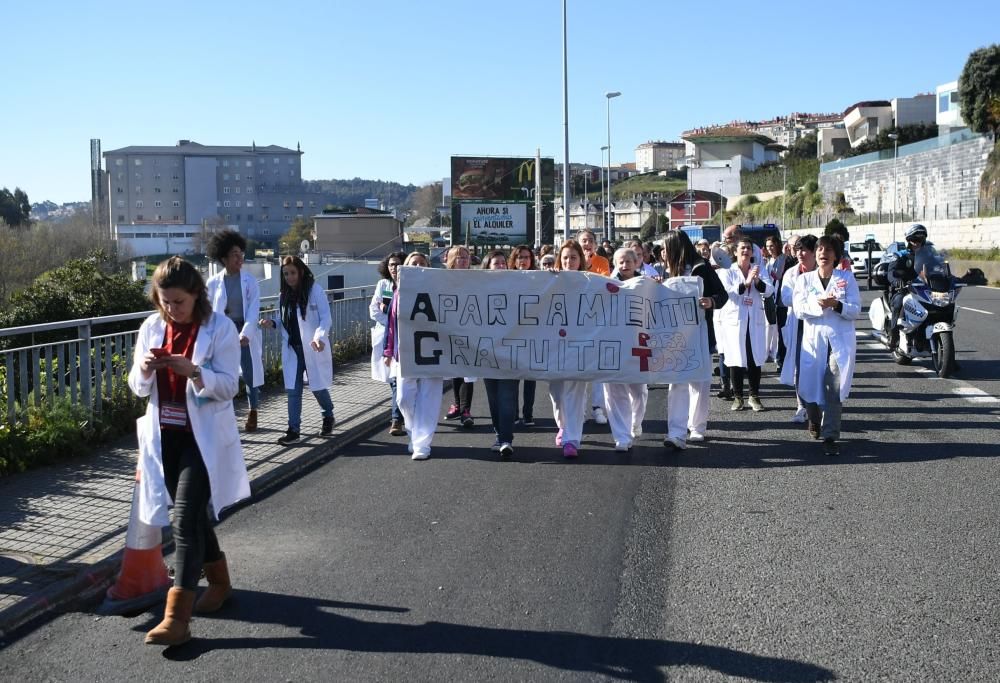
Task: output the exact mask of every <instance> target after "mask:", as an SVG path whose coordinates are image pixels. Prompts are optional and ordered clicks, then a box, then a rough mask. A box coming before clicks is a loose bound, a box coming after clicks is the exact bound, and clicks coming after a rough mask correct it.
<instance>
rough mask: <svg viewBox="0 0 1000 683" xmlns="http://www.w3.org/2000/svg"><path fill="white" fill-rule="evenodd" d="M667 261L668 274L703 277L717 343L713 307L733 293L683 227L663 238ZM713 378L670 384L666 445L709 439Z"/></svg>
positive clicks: (704, 301)
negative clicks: (710, 394) (728, 289)
mask: <svg viewBox="0 0 1000 683" xmlns="http://www.w3.org/2000/svg"><path fill="white" fill-rule="evenodd" d="M663 261H664V265H665V271H666V273H667V275H668V277H670V278H673V277H700V278H701V279H702V295H701V297H699V299H698V308H699V309H700V310H701V311H702V312H703V314H704V315H705V320H706V327H707V330H706V336H705V343H706V344H707V345H708V347H709V349H711V348H712V346H714V344H715V334H714V331H713V328H712V322H713V318H714V317H715V316H714V315H713V310H714V309H716V308H720V307H722V306H725V305H726V303H727V302H728V301H729V295H728V293H727V292H726V290H725V288H724V287H723V286H722V282H721V281H720V280H719V276H718V274H717V272H716V270H715V269H714V268H712V266H711V265H709V263H708V262H707V261H705V260H704V259H703V258H701V257H700V255H699V254H698V253H697V252H696V251H695V248H694V245H693V244H691V238H690V237H688V236H687V233H685V232H684V231H683V230H671V231H670V232H669V233H668V234H667V236H666V237H665V238H664V240H663ZM711 387H712V380H711V379H708V380H705V381H704V382H683V383H675V384H671V385H670V389H669V392H670V393H669V394H668V396H667V434H666V436H665V437H664V439H663V445H664V446H666V447H668V448H673V449H675V450H684V449H686V448H687V444H688V441H692V442H699V441H704V440H705V432H706V431H707V430H708V414H709V405H708V404H709V392H710V390H711Z"/></svg>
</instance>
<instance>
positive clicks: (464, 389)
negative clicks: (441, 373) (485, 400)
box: [451, 377, 476, 413]
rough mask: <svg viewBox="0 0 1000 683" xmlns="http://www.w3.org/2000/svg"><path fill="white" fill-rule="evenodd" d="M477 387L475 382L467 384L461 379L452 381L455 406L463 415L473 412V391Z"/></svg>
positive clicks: (457, 378)
mask: <svg viewBox="0 0 1000 683" xmlns="http://www.w3.org/2000/svg"><path fill="white" fill-rule="evenodd" d="M475 386H476V384H475V383H474V382H466V381H465V380H464V379H463V378H461V377H456V378H455V379H453V380H451V390H452V391H453V392H455V405H457V406H458V409H459V410H460V411H462V412H463V413H464V412H465V411H466V410H468V411H469V412H472V390H473V388H474V387H475Z"/></svg>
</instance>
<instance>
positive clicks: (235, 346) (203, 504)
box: [128, 256, 250, 645]
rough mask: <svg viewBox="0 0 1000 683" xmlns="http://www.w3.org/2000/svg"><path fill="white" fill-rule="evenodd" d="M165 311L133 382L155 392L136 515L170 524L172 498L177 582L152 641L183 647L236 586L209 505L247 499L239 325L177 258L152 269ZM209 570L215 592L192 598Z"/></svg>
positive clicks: (143, 429) (139, 391)
mask: <svg viewBox="0 0 1000 683" xmlns="http://www.w3.org/2000/svg"><path fill="white" fill-rule="evenodd" d="M150 299H151V300H152V302H153V304H154V305H155V306H156V308H157V310H158V312H157V313H155V314H153V315H151V316H150V317H149V318H147V319H146V320H145V322H143V324H142V326H141V327H140V328H139V333H138V336H137V338H136V346H135V354H134V359H133V363H132V368H131V370H130V371H129V376H128V383H129V388H130V389H131V390H132V391H133V392H134V393H135V394H136V395H137V396H141V397H148V398H149V403H148V404H147V406H146V413H145V415H143V416H142V417H141V418H139V420H138V421H137V431H138V441H139V464H138V470H139V474H140V479H139V481H140V485H139V518H140V519H141V520H142V521H143V522H144V523H146V524H149V525H151V526H155V527H162V526H166V525H167V524H168V523H170V517H169V514H168V506H169V505H170V504H171V503H173V506H174V514H173V533H174V543H175V552H174V564H175V573H174V587H173V588H171V589H170V591H169V592H168V594H167V607H166V611H165V614H164V619H163V621H162V622H161V623H160V624H159V625H158V626H157V627H156V628H154V629H153V630H152V631H150V632H149V633H148V634H147V635H146V642H147V643H150V644H158V645H179V644H181V643H183V642H186V641H187V640H188V639H189V638H190V637H191V632H190V629H189V627H188V624H189V622H190V620H191V613H192V611H194V610H195V609H197V610H198V611H205V612H209V611H214V610H216V609H219V607H221V606H222V603H223V602H224V601H225V600H226V599H227V598H228V597H229V593H230V591H231V588H230V584H229V571H228V568H227V565H226V559H225V555H224V554H223V553H222V551H221V549H220V548H219V541H218V539H217V538H216V536H215V532H214V531H213V530H212V524H211V520H210V519H209V514H208V507H209V501H210V500H211V504H212V509H213V511H214V512H215V515H216V518H218V513H219V511H221V510H223V509H224V508H226V507H228V506H230V505H232V504H234V503H236V502H237V501H239V500H242V499H244V498H247V497H249V496H250V482H249V480H248V478H247V470H246V465H245V463H244V461H243V451H242V449H241V447H240V437H239V429H238V427H237V425H236V413H235V412H234V409H233V402H232V401H233V397H234V396H236V392H237V389H238V388H239V372H240V370H239V366H240V345H239V338H238V335H237V332H236V328H235V327H234V326H233V325H232V324H231V323H230V322H229V320H228V319H227V318H225V317H224V316H222V315H220V314H218V313H213V312H212V308H211V305H210V304H209V301H208V296H207V291H206V288H205V283H204V281H203V280H202V278H201V275H200V274H199V273H198V270H197V269H196V268H195V267H194V266H192V265H191V264H190V263H188V262H187V261H184V260H183V259H182V258H180V257H179V256H174V257H172V258H170V259H168V260H167V261H164V262H163V263H161V264H160V265H159V266H158V267H157V268H156V271H155V272H154V273H153V288H152V290H151V292H150ZM203 569H204V572H205V576H206V578H207V579H208V581H209V588H208V590H206V591H205V593H204V594H203V595H202V597H201V599H200V600H199V601H198V603H197V605H196V604H195V590H196V589H197V587H198V579H199V576H200V574H201V572H202V570H203Z"/></svg>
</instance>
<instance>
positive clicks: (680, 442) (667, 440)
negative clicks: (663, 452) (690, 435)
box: [663, 436, 688, 451]
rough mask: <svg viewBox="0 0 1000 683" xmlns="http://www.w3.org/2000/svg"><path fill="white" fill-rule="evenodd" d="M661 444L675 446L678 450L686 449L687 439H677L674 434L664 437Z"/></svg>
mask: <svg viewBox="0 0 1000 683" xmlns="http://www.w3.org/2000/svg"><path fill="white" fill-rule="evenodd" d="M663 445H664V446H667V447H668V448H669V447H671V446H672V447H673V448H676V449H677V450H679V451H683V450H686V449H687V447H688V445H687V441H685V440H684V439H678V438H677V437H676V436H667V437H664V439H663Z"/></svg>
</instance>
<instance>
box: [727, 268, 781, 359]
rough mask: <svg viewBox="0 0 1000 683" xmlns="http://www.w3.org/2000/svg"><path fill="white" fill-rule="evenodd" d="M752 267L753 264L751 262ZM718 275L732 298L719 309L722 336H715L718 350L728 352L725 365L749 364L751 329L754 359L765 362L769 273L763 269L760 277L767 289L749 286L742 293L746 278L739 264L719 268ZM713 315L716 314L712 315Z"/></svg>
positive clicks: (769, 291)
mask: <svg viewBox="0 0 1000 683" xmlns="http://www.w3.org/2000/svg"><path fill="white" fill-rule="evenodd" d="M751 267H752V266H751ZM718 273H719V279H720V280H721V281H722V286H723V287H725V288H726V292H727V293H728V294H729V301H727V302H726V305H725V306H723V307H722V308H721V309H720V310H719V314H718V318H719V331H720V332H721V333H722V334H721V336H720V337H719V338H718V339H716V343H717V344H718V347H719V351H720V352H721V353H724V354H725V355H726V366H727V367H730V368H735V367H741V368H745V367H747V358H746V336H747V329H748V328H749V329H750V348H751V349H752V350H753V358H754V363H756V364H757V365H763V364H764V361H765V360H767V347H766V345H765V339H764V332H765V329H766V328H767V316H765V315H764V297H767V296H770V295H771V294H772V293H773V292H774V286H773V285H772V284H771V283H770V278H769V277H767V273H765V272H764V270H763V269H762V270H761V275H760V281H761V282H763V283H764V286H765V289H764V292H763V293H761V292H758V291H757V288H756V287H749V288H747V290H746V291H745V292H744V293H743V294H740V293H739V286H740V284H741V283H742V282H743V280H744V277H743V272H742V271H741V270H740V267H739V266H738V265H737V264H735V263H734V264H733V265H732V267H730V268H728V269H725V270H719V271H718ZM713 317H714V316H713Z"/></svg>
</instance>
